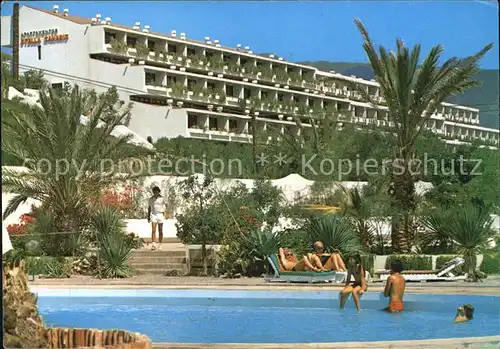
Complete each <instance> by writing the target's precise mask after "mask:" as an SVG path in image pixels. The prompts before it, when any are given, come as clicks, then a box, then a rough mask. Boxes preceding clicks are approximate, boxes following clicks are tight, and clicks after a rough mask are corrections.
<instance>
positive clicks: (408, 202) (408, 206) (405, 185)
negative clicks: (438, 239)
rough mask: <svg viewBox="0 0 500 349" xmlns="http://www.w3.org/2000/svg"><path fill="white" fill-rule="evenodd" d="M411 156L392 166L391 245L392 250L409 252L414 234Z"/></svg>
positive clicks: (413, 187)
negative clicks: (392, 211) (392, 209)
mask: <svg viewBox="0 0 500 349" xmlns="http://www.w3.org/2000/svg"><path fill="white" fill-rule="evenodd" d="M412 158H413V157H412V156H405V157H403V159H401V160H397V166H398V167H397V168H394V167H393V171H392V180H393V184H394V200H393V208H394V212H395V213H394V215H393V216H392V227H391V245H392V247H393V250H394V252H397V253H408V252H411V248H412V241H413V238H414V235H415V232H414V229H413V226H414V224H413V214H414V211H415V178H414V177H413V175H412V173H411V169H410V168H409V166H410V164H411V159H412Z"/></svg>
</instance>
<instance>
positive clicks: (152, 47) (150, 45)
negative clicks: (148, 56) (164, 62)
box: [148, 39, 156, 52]
mask: <svg viewBox="0 0 500 349" xmlns="http://www.w3.org/2000/svg"><path fill="white" fill-rule="evenodd" d="M148 48H149V51H152V52H154V51H155V48H156V42H154V41H153V40H150V39H148Z"/></svg>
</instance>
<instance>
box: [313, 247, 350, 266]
mask: <svg viewBox="0 0 500 349" xmlns="http://www.w3.org/2000/svg"><path fill="white" fill-rule="evenodd" d="M324 252H325V247H324V245H323V243H322V242H321V241H316V242H315V243H314V253H310V254H309V256H308V257H309V259H310V260H311V263H312V264H313V265H314V266H315V267H316V268H318V269H319V270H321V271H331V270H333V271H337V272H343V271H347V268H346V266H345V264H344V261H343V260H342V257H341V256H340V253H338V252H333V253H332V254H331V255H330V256H329V257H328V259H327V260H326V261H325V262H324V263H323V262H322V261H321V257H323V256H325V254H324Z"/></svg>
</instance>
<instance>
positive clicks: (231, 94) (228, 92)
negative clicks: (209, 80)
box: [226, 85, 234, 97]
mask: <svg viewBox="0 0 500 349" xmlns="http://www.w3.org/2000/svg"><path fill="white" fill-rule="evenodd" d="M226 96H229V97H234V87H233V86H232V85H226Z"/></svg>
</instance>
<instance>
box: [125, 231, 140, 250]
mask: <svg viewBox="0 0 500 349" xmlns="http://www.w3.org/2000/svg"><path fill="white" fill-rule="evenodd" d="M125 243H126V244H127V245H128V246H130V248H132V249H139V248H141V247H142V246H143V245H144V240H143V239H142V238H140V237H139V236H138V235H136V234H135V233H129V234H127V235H125Z"/></svg>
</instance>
